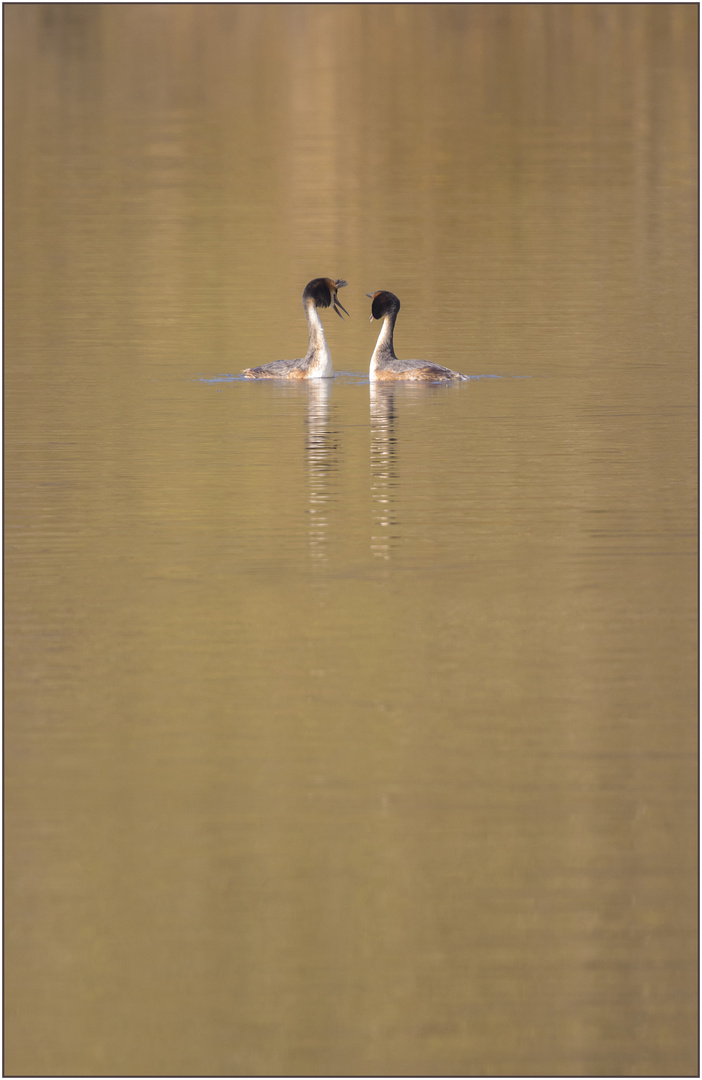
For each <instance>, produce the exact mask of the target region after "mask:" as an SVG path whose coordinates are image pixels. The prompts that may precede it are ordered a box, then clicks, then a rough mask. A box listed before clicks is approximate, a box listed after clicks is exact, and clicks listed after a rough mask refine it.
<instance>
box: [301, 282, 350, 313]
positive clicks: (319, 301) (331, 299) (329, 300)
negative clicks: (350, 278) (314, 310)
mask: <svg viewBox="0 0 702 1080" xmlns="http://www.w3.org/2000/svg"><path fill="white" fill-rule="evenodd" d="M345 284H346V282H345V281H332V279H331V278H328V277H317V278H313V280H312V281H308V282H307V284H306V285H305V291H304V292H303V294H302V303H303V304H307V303H308V302H309V301H310V300H311V301H312V302H313V303H314V306H315V307H332V306H333V307H334V311H335V312H336V313H337V315H338V316H339V318H340V319H343V317H344V316H343V315H342V314H341V311H343V312H344V313H345V314H346V315H348V311H346V308H345V307H344V306H343V304H342V303H341V302H340V300H338V298H337V295H336V293H337V289H343V287H344V285H345ZM339 308H341V311H339Z"/></svg>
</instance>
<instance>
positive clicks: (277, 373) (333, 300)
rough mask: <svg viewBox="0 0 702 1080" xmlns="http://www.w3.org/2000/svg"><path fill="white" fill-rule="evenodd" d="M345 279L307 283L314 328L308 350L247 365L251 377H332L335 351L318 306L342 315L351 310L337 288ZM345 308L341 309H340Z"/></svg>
mask: <svg viewBox="0 0 702 1080" xmlns="http://www.w3.org/2000/svg"><path fill="white" fill-rule="evenodd" d="M345 284H346V282H345V281H332V279H331V278H321V277H320V278H314V279H313V280H312V281H308V282H307V284H306V285H305V289H304V292H303V294H302V306H303V308H304V309H305V318H306V319H307V326H308V327H309V331H310V339H309V344H308V345H307V352H306V354H305V355H304V356H303V357H302V359H301V360H273V361H272V363H270V364H261V366H260V367H255V368H246V369H245V371H244V373H243V374H244V375H245V377H246V378H247V379H330V378H331V377H332V375H333V374H334V365H333V364H332V358H331V353H330V352H329V346H328V345H327V339H326V338H325V336H324V327H323V326H322V320H321V319H320V317H319V315H318V313H317V308H327V307H333V308H334V311H335V312H336V313H337V315H338V316H339V318H340V319H343V317H344V316H343V315H342V314H341V311H343V312H345V313H346V315H348V311H346V308H345V307H343V305H342V304H341V302H340V301H339V300H338V299H337V295H336V293H337V290H338V289H343V287H344V285H345ZM339 308H341V311H339Z"/></svg>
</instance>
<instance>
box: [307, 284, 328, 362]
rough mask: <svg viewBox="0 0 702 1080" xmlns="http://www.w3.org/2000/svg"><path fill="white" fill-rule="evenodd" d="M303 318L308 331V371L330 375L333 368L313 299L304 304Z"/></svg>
mask: <svg viewBox="0 0 702 1080" xmlns="http://www.w3.org/2000/svg"><path fill="white" fill-rule="evenodd" d="M305 318H306V319H307V325H308V327H309V331H310V340H309V343H308V345H307V355H306V357H305V360H309V362H310V371H314V373H315V374H317V375H323V376H324V375H330V374H331V373H332V372H333V370H334V368H333V365H332V358H331V353H330V352H329V346H328V345H327V339H326V338H325V336H324V327H323V326H322V320H321V319H320V317H319V312H318V311H317V308H316V307H315V304H314V301H313V300H310V301H308V302H307V303H306V304H305Z"/></svg>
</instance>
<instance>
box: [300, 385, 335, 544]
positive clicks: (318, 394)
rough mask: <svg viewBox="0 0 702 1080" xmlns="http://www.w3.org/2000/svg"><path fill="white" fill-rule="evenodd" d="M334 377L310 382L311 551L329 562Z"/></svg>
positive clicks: (333, 464)
mask: <svg viewBox="0 0 702 1080" xmlns="http://www.w3.org/2000/svg"><path fill="white" fill-rule="evenodd" d="M332 385H333V379H313V380H310V381H309V383H308V384H307V390H308V395H309V396H308V401H307V438H306V440H305V447H306V450H307V468H308V473H309V515H310V553H311V555H312V558H313V559H315V560H319V561H326V560H327V558H328V552H327V541H328V530H329V508H330V507H329V503H330V497H331V495H330V487H329V479H330V470H332V469H334V468H335V467H336V451H337V449H338V444H337V442H336V438H335V433H334V432H332V431H330V430H329V399H330V397H331V388H332Z"/></svg>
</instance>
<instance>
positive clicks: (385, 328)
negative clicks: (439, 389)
mask: <svg viewBox="0 0 702 1080" xmlns="http://www.w3.org/2000/svg"><path fill="white" fill-rule="evenodd" d="M366 296H369V297H370V298H371V300H372V301H373V303H372V304H371V317H370V321H371V322H373V319H383V320H384V321H383V325H382V328H381V331H380V333H379V335H378V341H377V343H376V346H375V349H374V350H373V355H372V356H371V362H370V371H369V372H368V377H369V378H370V381H371V382H378V381H380V380H386V379H387V380H389V379H403V380H412V381H413V382H438V381H440V380H441V381H444V382H446V381H448V380H450V379H461V380H464V379H465V380H467V379H468V376H467V375H461V374H460V373H459V372H458V371H451V369H450V368H447V367H444V366H443V364H432V363H429V362H428V361H427V360H398V359H397V357H396V356H395V350H394V348H393V344H392V335H393V330H394V329H395V320H396V319H397V313H398V311H399V310H400V301H399V300H398V298H397V297H396V296H395V294H394V293H391V292H387V291H386V290H382V291H381V292H375V293H366Z"/></svg>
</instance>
